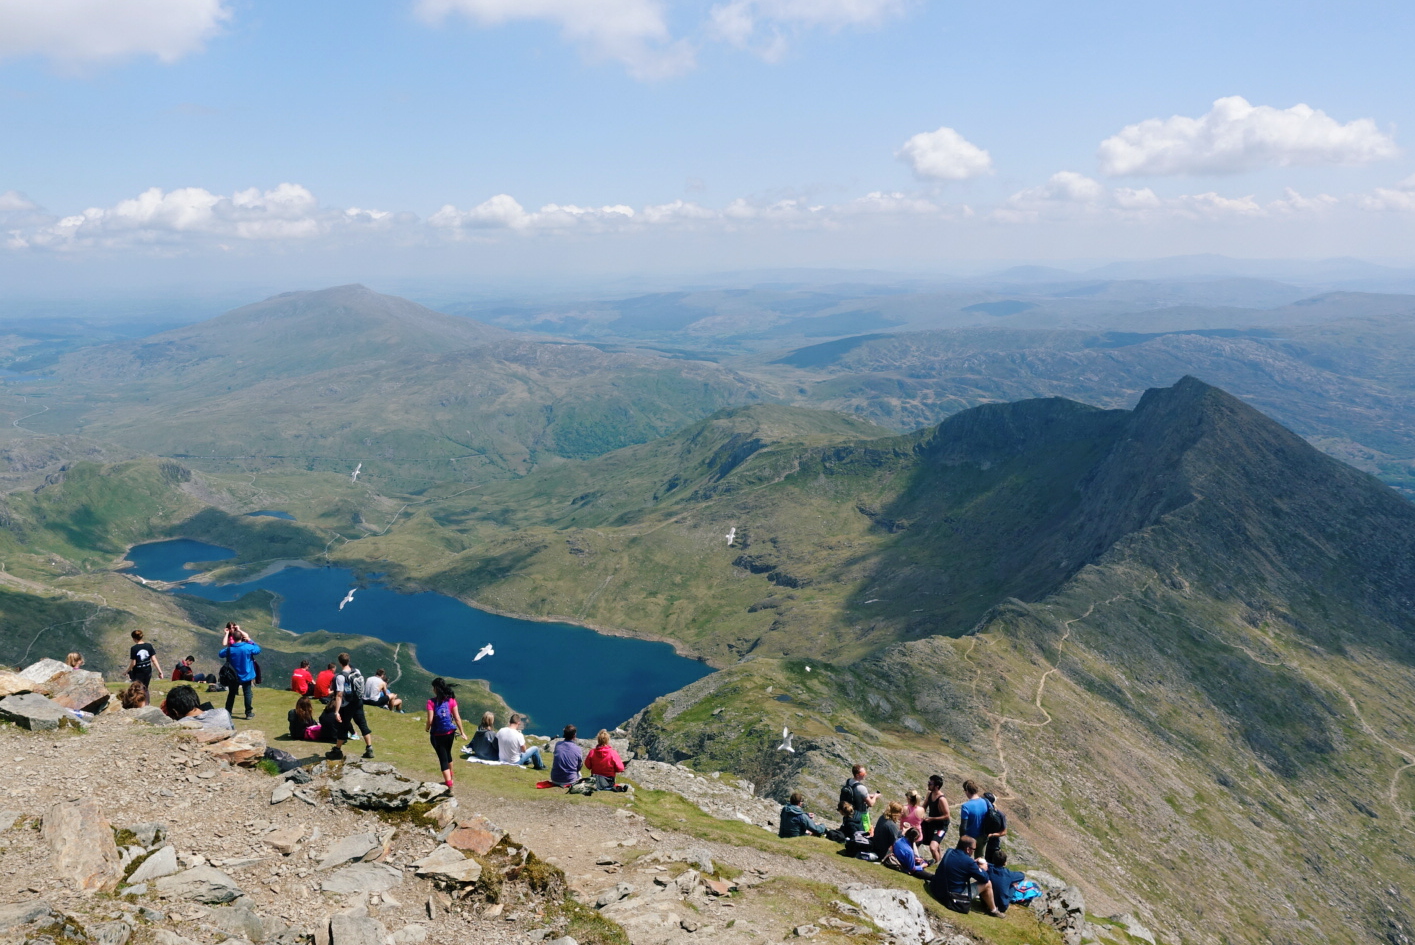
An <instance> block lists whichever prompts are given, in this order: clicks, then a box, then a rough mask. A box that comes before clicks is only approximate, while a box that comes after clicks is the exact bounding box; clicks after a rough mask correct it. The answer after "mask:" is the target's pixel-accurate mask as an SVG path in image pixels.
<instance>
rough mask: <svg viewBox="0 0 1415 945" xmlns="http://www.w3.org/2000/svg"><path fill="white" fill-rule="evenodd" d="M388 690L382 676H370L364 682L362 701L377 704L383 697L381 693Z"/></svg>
mask: <svg viewBox="0 0 1415 945" xmlns="http://www.w3.org/2000/svg"><path fill="white" fill-rule="evenodd" d="M387 688H388V683H386V682H384V681H383V677H382V676H370V677H369V678H368V679H365V680H364V701H365V702H377V701H378V700H379V699H381V698H382V697H383V691H384V690H385V689H387Z"/></svg>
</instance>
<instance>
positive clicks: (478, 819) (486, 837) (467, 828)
mask: <svg viewBox="0 0 1415 945" xmlns="http://www.w3.org/2000/svg"><path fill="white" fill-rule="evenodd" d="M504 836H506V831H504V830H502V829H501V828H500V827H498V826H496V824H494V823H492V822H491V821H489V820H487V819H486V818H485V817H483V816H482V815H480V814H470V815H468V816H466V817H459V818H457V829H455V830H453V831H452V832H451V833H450V834H448V835H447V845H448V846H450V847H452V848H454V849H457V850H463V851H465V852H467V853H475V854H476V855H477V856H486V854H488V853H490V852H491V850H492V848H493V847H495V846H496V845H497V844H498V843H500V842H501V838H502V837H504Z"/></svg>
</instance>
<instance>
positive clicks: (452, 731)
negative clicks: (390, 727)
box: [370, 676, 467, 791]
mask: <svg viewBox="0 0 1415 945" xmlns="http://www.w3.org/2000/svg"><path fill="white" fill-rule="evenodd" d="M427 733H428V738H429V740H430V741H431V742H432V750H433V751H435V752H437V766H438V767H439V768H441V769H442V780H443V781H444V782H445V783H446V784H447V790H449V791H450V790H452V736H454V735H461V736H462V741H464V742H465V741H467V730H466V728H465V727H464V726H463V725H462V714H461V713H460V712H458V711H457V692H456V690H455V689H453V688H452V687H451V686H449V685H448V684H447V682H446V680H444V679H443V678H442V677H441V676H438V677H437V678H436V679H434V680H433V681H432V698H431V699H429V700H427ZM370 750H372V749H370Z"/></svg>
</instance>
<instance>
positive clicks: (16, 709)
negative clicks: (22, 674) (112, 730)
mask: <svg viewBox="0 0 1415 945" xmlns="http://www.w3.org/2000/svg"><path fill="white" fill-rule="evenodd" d="M0 719H4V720H5V721H7V722H14V723H15V724H16V725H18V726H20V727H21V728H27V729H29V730H30V731H31V732H52V731H54V730H55V729H57V728H59V727H60V726H61V725H65V726H72V727H74V728H82V727H83V726H82V725H81V724H80V723H79V720H78V719H76V718H74V716H73V714H72V713H71V712H70V711H69V710H68V709H66V708H64V706H62V705H60V704H59V703H57V702H54V701H52V700H50V699H49V698H48V697H46V696H41V695H40V694H39V693H37V692H26V693H21V694H20V695H17V696H6V697H5V698H3V699H0Z"/></svg>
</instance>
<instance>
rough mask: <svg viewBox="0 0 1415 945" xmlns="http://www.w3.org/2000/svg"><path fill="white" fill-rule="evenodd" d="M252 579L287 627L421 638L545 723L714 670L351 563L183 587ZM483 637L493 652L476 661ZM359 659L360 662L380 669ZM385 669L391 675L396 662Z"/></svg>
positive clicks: (437, 667)
mask: <svg viewBox="0 0 1415 945" xmlns="http://www.w3.org/2000/svg"><path fill="white" fill-rule="evenodd" d="M213 552H220V553H219V554H216V553H213ZM232 556H233V554H232V552H230V551H229V550H227V549H225V548H218V547H217V546H215V545H209V544H206V543H204V542H198V541H191V540H189V539H174V540H171V541H159V542H151V543H149V544H146V545H138V546H136V547H134V548H133V549H132V551H130V552H129V553H128V559H129V560H130V561H132V562H133V563H134V564H135V565H136V567H135V568H134V570H135V572H136V573H137V574H139V575H141V576H142V577H145V578H149V579H159V580H169V581H171V580H181V579H183V578H187V577H191V576H192V572H191V571H187V570H185V569H184V568H183V565H184V564H185V563H186V562H190V561H215V560H218V559H223V558H230V557H232ZM164 575H173V576H170V577H164ZM355 588H357V589H356V590H355V592H354V599H353V600H352V601H350V602H349V603H348V604H346V605H345V606H344V609H343V610H340V609H339V602H340V601H341V600H343V599H344V597H345V595H347V594H348V592H349V591H350V590H351V589H355ZM257 589H264V590H268V591H273V592H274V593H276V594H279V595H280V597H281V600H280V602H279V605H278V608H279V624H280V626H281V627H282V628H283V629H286V630H289V631H292V632H294V633H309V632H311V631H314V630H328V631H330V632H332V633H357V634H363V635H365V636H371V637H377V638H378V639H380V640H386V641H388V642H389V643H410V644H413V645H414V646H416V647H417V658H418V662H419V663H421V664H422V666H423V667H424V668H426V669H427V670H428V671H429V672H431V673H434V674H441V675H446V676H456V677H460V678H463V679H485V680H486V681H487V682H488V683H490V685H491V688H492V690H493V691H494V692H496V693H497V695H499V696H501V697H502V698H503V699H505V700H506V702H507V704H509V705H510V706H511V707H512V708H513V709H515V710H516V711H518V712H523V713H527V714H529V715H530V717H531V721H530V723H529V725H528V727H527V731H531V732H535V733H538V734H542V735H552V734H555V735H558V734H559V733H560V729H561V728H563V727H564V726H565V725H566V724H567V723H573V724H575V725H576V726H578V727H579V729H580V732H581V733H582V734H588V735H590V736H593V734H594V733H595V732H596V731H598V730H599V729H601V728H610V729H612V728H614V726H616V725H618V724H620V723H621V722H624V721H625V720H627V719H628V718H629V717H630V716H632V715H633V714H634V713H636V712H638V711H639V710H640V709H642V708H643V707H644V706H646V705H648V704H649V703H650V702H652V701H653V700H655V699H657V698H658V697H659V696H662V695H664V694H666V693H669V692H672V691H674V690H675V689H680V688H682V687H683V686H686V685H687V684H688V683H690V682H693V681H694V680H696V679H701V678H702V677H703V676H706V675H707V674H708V673H710V672H712V668H711V667H709V666H708V665H707V664H706V663H700V662H697V661H696V660H690V659H687V658H685V657H682V656H679V655H678V654H677V653H675V652H674V651H673V648H672V647H671V646H669V645H668V644H667V643H654V642H651V641H647V640H637V639H633V638H631V637H613V636H606V635H604V634H600V633H595V632H594V631H593V630H587V629H585V628H584V627H576V626H573V625H571V624H564V623H539V622H537V621H532V620H518V619H516V618H514V617H502V616H499V615H497V614H489V613H486V612H485V611H481V610H477V609H476V608H475V607H469V606H467V605H466V604H464V603H462V602H461V601H459V600H457V599H456V598H452V597H448V596H446V595H444V594H436V593H431V592H425V593H419V594H400V593H399V592H397V591H395V590H393V589H392V588H389V587H385V586H383V585H381V584H378V583H376V582H372V583H371V582H368V581H365V582H363V583H360V582H359V581H358V580H357V579H356V577H355V575H354V572H353V571H351V570H350V569H348V568H335V567H325V568H285V569H283V570H281V571H277V572H276V573H274V574H271V575H269V576H267V577H264V578H261V579H260V580H257V581H251V582H248V583H245V584H224V585H210V584H188V585H185V586H183V587H181V588H179V589H178V592H179V593H182V594H191V595H194V596H198V597H203V598H206V599H207V600H212V601H234V600H236V599H237V598H239V597H241V596H242V595H244V594H248V593H250V592H251V591H253V590H257ZM256 642H260V641H259V640H257V641H256ZM488 643H490V644H491V645H492V646H493V647H494V648H495V650H496V653H495V655H494V656H488V657H486V658H484V659H482V660H479V661H474V660H473V657H475V656H476V654H477V651H478V650H479V649H481V647H482V646H484V645H485V644H488ZM359 668H360V669H362V670H363V671H364V673H365V674H372V673H373V671H374V670H376V669H378V667H377V666H361V667H359ZM387 669H388V671H389V676H390V677H392V676H393V675H394V672H395V671H394V669H393V667H391V666H390V667H387ZM393 689H394V691H395V692H397V693H398V694H399V695H401V696H403V698H404V699H405V700H407V702H408V705H409V707H410V708H421V706H422V704H423V703H424V702H425V701H426V699H427V695H428V694H427V693H421V692H409V691H406V689H405V688H403V687H399V686H396V685H395V686H394V687H393ZM498 721H500V720H498ZM375 724H376V723H375Z"/></svg>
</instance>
